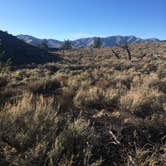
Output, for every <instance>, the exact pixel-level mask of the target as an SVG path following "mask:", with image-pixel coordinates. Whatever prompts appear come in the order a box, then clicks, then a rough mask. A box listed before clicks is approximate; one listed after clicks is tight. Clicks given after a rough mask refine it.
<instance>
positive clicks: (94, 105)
mask: <svg viewBox="0 0 166 166" xmlns="http://www.w3.org/2000/svg"><path fill="white" fill-rule="evenodd" d="M118 98H119V94H118V91H117V90H114V89H108V90H107V91H105V90H104V89H102V88H99V87H96V86H94V87H93V86H91V87H89V88H88V89H80V90H79V91H78V92H77V94H76V96H75V98H74V103H75V105H76V106H77V107H83V108H89V109H103V108H107V109H109V110H113V109H114V108H116V107H117V104H118Z"/></svg>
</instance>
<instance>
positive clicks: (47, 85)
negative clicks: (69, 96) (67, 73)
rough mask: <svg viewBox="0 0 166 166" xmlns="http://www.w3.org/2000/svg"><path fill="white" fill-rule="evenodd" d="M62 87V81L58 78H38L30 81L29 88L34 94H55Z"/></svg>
mask: <svg viewBox="0 0 166 166" xmlns="http://www.w3.org/2000/svg"><path fill="white" fill-rule="evenodd" d="M60 87H61V86H60V83H59V82H58V81H57V80H38V81H35V82H32V83H29V84H28V86H27V89H28V90H29V91H30V92H32V93H34V94H50V93H52V94H53V93H56V92H57V89H59V88H60Z"/></svg>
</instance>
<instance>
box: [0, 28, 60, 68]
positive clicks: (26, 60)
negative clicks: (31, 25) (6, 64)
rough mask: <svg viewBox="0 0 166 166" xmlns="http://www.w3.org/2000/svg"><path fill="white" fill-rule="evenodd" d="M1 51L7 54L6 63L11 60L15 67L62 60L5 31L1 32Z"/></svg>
mask: <svg viewBox="0 0 166 166" xmlns="http://www.w3.org/2000/svg"><path fill="white" fill-rule="evenodd" d="M0 51H1V53H2V52H3V53H4V54H5V58H4V61H5V60H7V58H10V59H11V61H12V63H13V64H14V65H24V64H31V63H36V64H40V63H46V62H51V61H57V60H59V59H60V58H58V56H56V55H54V56H53V55H51V54H49V53H47V52H45V51H43V50H41V49H39V48H37V47H34V46H32V45H29V44H27V43H25V42H23V41H21V40H19V39H18V38H17V37H15V36H12V35H10V34H8V33H6V32H3V31H0Z"/></svg>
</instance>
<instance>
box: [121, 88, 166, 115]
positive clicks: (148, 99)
mask: <svg viewBox="0 0 166 166" xmlns="http://www.w3.org/2000/svg"><path fill="white" fill-rule="evenodd" d="M163 100H164V96H163V94H162V93H160V92H158V91H157V90H153V89H143V88H142V89H141V88H140V89H131V90H130V91H129V92H128V93H127V94H126V95H124V96H121V99H120V103H121V109H122V110H123V111H130V112H132V113H134V114H136V115H138V116H140V117H146V116H148V115H151V114H152V113H155V112H160V111H163V107H162V103H163Z"/></svg>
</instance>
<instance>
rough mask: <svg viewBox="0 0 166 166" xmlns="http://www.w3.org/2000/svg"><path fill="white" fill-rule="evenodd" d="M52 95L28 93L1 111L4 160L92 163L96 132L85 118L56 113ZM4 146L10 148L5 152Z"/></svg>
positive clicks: (0, 141)
mask: <svg viewBox="0 0 166 166" xmlns="http://www.w3.org/2000/svg"><path fill="white" fill-rule="evenodd" d="M56 109H57V108H54V99H53V98H43V96H38V97H37V98H36V97H35V100H34V96H33V95H32V94H27V95H25V96H24V97H23V98H22V100H21V101H18V103H17V104H15V105H10V104H8V105H7V106H6V107H5V108H4V110H3V112H0V145H1V146H0V154H1V155H2V159H1V161H3V162H4V163H6V164H8V163H10V164H12V165H34V166H36V165H50V166H53V165H59V164H60V165H65V164H67V165H70V164H71V165H78V166H79V165H80V166H82V165H88V164H89V165H91V164H93V163H94V164H95V163H98V159H96V160H93V161H91V160H90V158H91V155H92V154H91V148H93V146H95V143H97V139H98V137H97V135H96V133H95V131H94V129H93V127H90V125H89V122H87V121H86V120H85V119H83V118H78V119H77V120H75V121H71V120H70V117H68V119H66V118H65V116H61V115H57V110H56ZM5 149H6V150H8V152H7V153H5Z"/></svg>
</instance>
